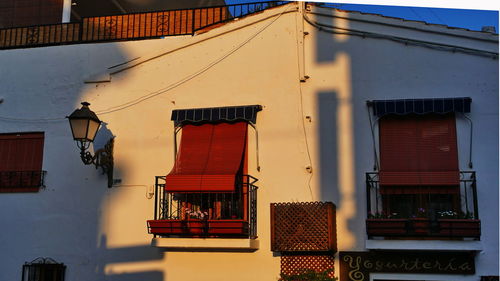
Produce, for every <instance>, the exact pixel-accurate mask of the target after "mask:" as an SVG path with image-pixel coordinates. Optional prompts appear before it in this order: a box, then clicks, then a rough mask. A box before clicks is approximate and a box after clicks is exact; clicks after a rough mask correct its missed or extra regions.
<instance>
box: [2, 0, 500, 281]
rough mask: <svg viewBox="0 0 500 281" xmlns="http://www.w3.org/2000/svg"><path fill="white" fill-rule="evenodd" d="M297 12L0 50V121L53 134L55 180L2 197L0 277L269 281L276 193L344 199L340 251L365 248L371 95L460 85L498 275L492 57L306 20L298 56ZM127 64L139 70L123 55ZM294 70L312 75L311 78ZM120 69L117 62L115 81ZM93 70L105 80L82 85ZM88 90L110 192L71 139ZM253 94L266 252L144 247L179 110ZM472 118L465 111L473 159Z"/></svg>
mask: <svg viewBox="0 0 500 281" xmlns="http://www.w3.org/2000/svg"><path fill="white" fill-rule="evenodd" d="M294 9H295V6H294V5H289V6H286V7H280V8H276V9H273V10H270V11H266V12H264V13H262V14H258V15H255V16H252V17H250V18H246V19H242V20H239V21H236V22H235V23H230V24H227V25H225V26H222V27H220V28H218V29H214V30H211V31H210V32H207V33H204V34H200V35H197V36H194V37H190V36H187V37H172V38H166V39H159V40H147V41H135V42H123V43H105V44H86V45H72V46H60V47H49V48H34V49H21V50H11V51H2V52H0V65H1V66H2V67H1V68H0V85H2V91H1V92H0V97H1V98H3V99H4V102H3V103H2V104H0V129H1V131H2V132H19V131H44V132H45V147H44V161H43V169H44V170H46V171H47V178H46V186H47V187H46V188H45V189H43V190H41V191H40V192H39V193H36V194H1V195H0V213H1V215H0V220H1V223H2V231H0V241H1V242H0V248H1V249H2V250H1V254H0V255H1V258H2V260H3V263H2V265H1V268H0V279H1V280H15V279H19V278H20V271H21V266H22V264H23V263H24V262H25V261H30V260H32V259H35V258H36V257H39V256H43V257H51V258H53V259H55V260H57V261H60V262H64V263H65V264H66V265H67V266H68V269H67V276H66V280H68V281H76V280H150V281H167V280H168V281H176V280H183V281H187V280H207V281H210V280H218V281H222V280H228V281H229V280H242V281H245V280H249V281H250V280H276V279H277V278H278V276H279V257H275V256H273V253H272V252H271V251H270V241H269V235H270V233H269V203H271V202H284V201H312V200H321V201H333V202H335V203H336V204H337V228H338V229H337V233H338V244H339V250H359V251H361V250H364V249H365V247H364V243H365V240H366V232H365V227H364V220H365V218H366V216H365V213H366V212H365V209H366V207H365V202H366V199H365V194H364V190H365V186H364V176H365V172H369V171H372V167H373V156H372V155H373V151H372V141H371V135H370V130H369V122H368V113H367V109H366V104H365V101H366V100H373V99H387V98H423V97H462V96H470V97H472V100H473V102H472V112H471V114H470V117H471V119H472V120H473V122H474V142H473V163H474V168H473V169H474V170H476V171H477V172H478V196H479V202H480V203H479V204H480V208H481V209H480V218H481V220H482V221H483V229H482V231H483V232H482V239H481V240H482V241H483V244H484V245H485V246H484V248H485V250H483V251H482V252H480V253H479V254H478V258H477V259H476V261H477V272H478V276H479V275H490V274H494V271H495V270H497V269H496V268H497V267H496V266H497V265H498V252H497V251H496V250H495V249H498V212H497V210H496V209H497V208H498V189H497V188H496V187H498V123H497V121H498V60H494V59H491V58H484V57H478V56H472V55H466V54H462V53H452V52H444V51H437V50H431V49H427V48H423V47H415V46H406V45H404V44H399V43H395V42H391V41H386V40H376V39H363V38H360V37H338V36H335V35H332V34H328V33H323V32H318V31H317V29H315V28H313V27H311V26H310V25H308V24H307V23H304V27H305V30H306V31H308V32H309V35H307V36H306V37H305V39H304V41H305V44H304V53H305V54H306V55H305V63H304V64H302V63H301V62H300V60H299V59H298V56H297V54H298V53H300V52H302V49H301V48H300V45H298V44H297V38H299V37H297V29H299V30H300V28H301V26H300V23H302V20H301V18H300V17H299V19H300V20H298V19H297V18H296V17H297V14H296V13H293V11H295V10H294ZM327 11H328V10H327ZM320 20H323V21H325V19H320ZM326 21H328V20H326ZM297 22H299V26H297ZM464 40H465V39H464ZM472 42H475V41H474V40H472ZM456 43H457V44H460V42H456ZM464 44H469V45H470V44H472V43H470V42H469V41H467V43H464ZM477 44H481V43H477ZM298 46H299V47H298ZM496 46H497V47H498V45H496ZM130 60H133V61H132V62H131V63H129V64H128V65H134V66H133V67H131V68H124V66H116V65H119V64H121V63H124V62H127V61H130ZM113 66H116V67H113ZM126 66H127V65H125V67H126ZM301 67H303V68H304V69H305V74H306V75H308V76H310V78H309V79H308V80H307V81H306V82H302V83H301V82H300V81H299V80H300V73H301V71H300V68H301ZM118 69H122V70H123V71H121V72H119V73H115V74H111V75H110V76H109V73H110V72H114V71H116V70H118ZM102 74H105V75H102ZM94 75H98V76H99V77H104V78H106V77H108V76H109V77H111V80H110V82H103V83H86V84H85V83H84V81H85V80H89V79H90V77H96V76H94ZM81 101H88V102H90V103H91V109H92V110H93V111H95V112H96V113H97V114H98V115H99V117H100V118H101V119H102V120H103V121H104V122H105V123H106V124H105V126H104V127H103V128H102V129H101V131H100V132H99V133H98V135H97V138H96V146H97V147H100V146H102V145H103V144H104V143H105V141H106V140H107V138H108V137H109V136H111V135H113V136H115V149H114V158H115V170H114V178H117V179H121V181H122V182H121V184H120V185H117V186H115V187H113V188H111V189H108V188H106V178H105V176H103V175H101V174H100V172H99V171H96V170H95V169H94V168H93V167H91V166H84V165H83V164H82V163H81V160H80V159H79V157H78V156H79V155H78V151H77V148H76V145H75V144H74V143H73V141H72V140H71V133H70V129H69V125H68V123H67V120H65V119H64V116H66V115H68V114H70V113H71V112H72V111H73V110H74V109H75V108H77V107H79V103H80V102H81ZM249 104H260V105H262V106H263V110H262V111H261V112H259V113H258V117H257V127H258V130H259V157H260V166H261V171H260V172H258V171H257V170H256V156H255V155H256V143H255V135H254V131H253V130H252V129H250V130H249V132H250V135H249V138H248V140H249V154H248V155H249V159H248V161H249V165H248V167H249V173H250V174H251V175H253V176H255V177H257V178H258V179H259V182H258V183H257V185H258V186H259V190H258V235H259V238H258V239H259V240H260V249H259V250H257V251H256V252H246V253H234V252H174V251H168V252H165V251H162V250H160V249H156V248H153V247H151V246H150V245H149V244H150V241H151V238H152V235H149V234H147V229H146V220H147V219H151V218H152V217H153V207H154V206H153V199H151V198H150V194H149V192H151V191H152V190H153V185H154V176H156V175H166V174H167V173H168V172H169V171H170V169H171V167H172V166H173V153H174V149H173V123H172V122H171V121H170V114H171V111H172V110H174V109H182V108H195V107H212V106H230V105H249ZM306 116H309V117H310V118H307V119H306ZM4 117H10V118H14V119H22V120H13V119H6V118H4ZM26 119H28V120H26ZM44 119H48V120H44ZM52 119H54V120H52ZM309 120H310V122H309ZM468 129H469V125H468V123H467V122H466V120H462V119H459V121H458V133H459V150H460V155H459V158H460V163H461V168H462V169H464V170H465V169H467V167H466V166H465V165H466V163H467V162H466V161H465V160H466V159H468V134H469V131H468ZM307 166H312V168H313V169H312V171H313V172H312V174H310V173H308V172H307V170H306V167H307ZM483 206H484V208H487V206H490V207H489V208H492V209H490V210H492V211H490V212H487V211H483Z"/></svg>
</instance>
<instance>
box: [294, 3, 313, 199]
mask: <svg viewBox="0 0 500 281" xmlns="http://www.w3.org/2000/svg"><path fill="white" fill-rule="evenodd" d="M299 5H300V4H299ZM297 36H303V34H297ZM302 44H304V43H302ZM299 52H300V48H299V46H298V44H297V67H298V68H297V70H298V73H299V75H300V73H301V71H300V68H301V65H300V59H298V58H300V53H299ZM304 63H305V62H304ZM301 78H302V77H299V79H297V80H298V81H299V103H300V113H299V115H300V116H301V119H302V122H301V123H302V130H303V132H304V142H305V146H306V152H307V157H308V159H309V165H310V167H311V169H312V158H311V152H310V150H309V142H308V140H307V130H306V125H305V120H304V118H305V116H304V97H303V93H302V82H300V79H301ZM310 172H311V175H310V176H309V180H308V181H307V186H308V188H309V193H310V195H311V200H312V201H314V195H313V191H312V187H311V181H312V178H313V173H314V170H311V171H310Z"/></svg>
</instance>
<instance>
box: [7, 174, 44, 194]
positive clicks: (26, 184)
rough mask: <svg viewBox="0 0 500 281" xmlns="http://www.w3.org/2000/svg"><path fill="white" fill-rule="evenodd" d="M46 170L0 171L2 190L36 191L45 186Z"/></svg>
mask: <svg viewBox="0 0 500 281" xmlns="http://www.w3.org/2000/svg"><path fill="white" fill-rule="evenodd" d="M45 174H46V171H0V192H36V191H38V189H39V188H40V187H45V185H44V178H45Z"/></svg>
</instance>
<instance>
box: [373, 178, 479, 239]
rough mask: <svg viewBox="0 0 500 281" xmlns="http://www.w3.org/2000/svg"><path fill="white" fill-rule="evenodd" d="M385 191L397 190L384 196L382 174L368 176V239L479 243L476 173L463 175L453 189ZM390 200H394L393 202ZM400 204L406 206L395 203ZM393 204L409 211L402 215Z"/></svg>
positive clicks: (410, 188)
mask: <svg viewBox="0 0 500 281" xmlns="http://www.w3.org/2000/svg"><path fill="white" fill-rule="evenodd" d="M385 188H389V189H390V188H396V189H397V190H396V191H394V190H392V191H390V192H389V191H387V190H386V191H385V192H384V191H383V190H382V189H381V187H380V184H379V174H378V173H376V172H372V173H366V194H367V201H366V203H367V212H368V214H367V221H366V226H367V234H368V236H369V237H372V236H401V237H402V236H406V237H408V236H412V237H413V236H415V237H416V236H426V237H432V236H435V237H454V238H455V237H462V238H464V237H471V238H477V239H479V236H480V233H481V227H480V220H479V212H478V202H477V190H476V173H475V172H474V171H461V172H460V180H459V185H458V186H454V187H451V189H450V187H429V186H421V187H413V186H412V187H407V186H402V187H385ZM440 188H441V189H440ZM391 196H393V197H394V198H393V199H391ZM409 199H411V200H409ZM397 200H401V202H405V203H401V202H395V201H397ZM406 200H408V201H406ZM406 202H408V204H407V203H406ZM391 204H392V205H394V204H399V205H405V206H406V207H407V209H406V210H404V211H402V212H399V210H398V209H397V208H394V206H391Z"/></svg>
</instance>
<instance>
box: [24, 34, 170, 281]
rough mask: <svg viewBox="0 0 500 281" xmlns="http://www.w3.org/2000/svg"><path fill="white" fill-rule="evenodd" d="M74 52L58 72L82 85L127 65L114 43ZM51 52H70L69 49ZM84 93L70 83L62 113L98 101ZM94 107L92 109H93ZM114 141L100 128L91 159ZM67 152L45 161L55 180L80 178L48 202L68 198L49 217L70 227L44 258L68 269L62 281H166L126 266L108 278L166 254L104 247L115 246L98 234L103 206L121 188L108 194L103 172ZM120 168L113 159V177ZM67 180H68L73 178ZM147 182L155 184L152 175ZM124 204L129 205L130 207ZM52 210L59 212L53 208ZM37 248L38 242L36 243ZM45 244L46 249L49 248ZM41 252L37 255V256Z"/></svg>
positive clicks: (154, 273) (146, 247)
mask: <svg viewBox="0 0 500 281" xmlns="http://www.w3.org/2000/svg"><path fill="white" fill-rule="evenodd" d="M77 47H78V48H81V50H82V51H83V53H84V54H83V55H81V56H75V55H69V56H68V58H67V61H66V64H65V66H62V68H63V69H64V68H65V67H67V68H68V69H66V70H68V71H73V72H83V73H78V75H74V77H78V78H76V79H81V78H80V77H83V78H85V77H88V76H90V75H91V74H94V73H90V72H92V71H94V70H100V69H104V68H106V67H109V66H110V65H114V64H117V63H123V62H125V61H128V60H129V57H127V55H126V54H125V52H124V51H122V50H121V49H120V47H119V44H118V43H116V44H102V45H99V44H90V45H79V46H77ZM49 48H73V46H68V47H66V46H59V47H49ZM69 58H72V59H75V58H76V59H79V60H82V62H84V64H85V65H86V66H87V68H84V67H82V68H81V69H86V70H78V71H77V70H74V68H72V67H71V66H68V65H71V64H72V63H73V64H74V65H75V66H74V67H78V63H77V62H71V61H70V60H69ZM86 71H87V73H86ZM82 74H83V75H82ZM122 75H126V74H122ZM73 79H75V78H73ZM66 83H67V82H66ZM75 85H76V86H75ZM87 89H89V86H88V85H87V86H85V84H84V82H83V81H81V80H76V81H73V85H72V87H70V88H69V89H67V90H66V91H68V95H67V96H66V100H65V102H64V104H65V106H64V107H67V106H68V105H70V106H73V105H78V104H79V102H82V101H84V100H88V101H92V100H94V99H95V98H96V93H97V96H98V95H99V93H98V92H95V91H87ZM117 94H118V93H117ZM70 97H72V99H73V100H71V99H70ZM123 102H125V101H123V100H120V99H112V104H105V105H102V104H101V105H97V104H96V105H95V106H96V107H97V108H98V107H112V106H115V105H118V104H120V103H123ZM93 105H94V104H93ZM93 105H91V108H92V106H93ZM78 108H79V105H78ZM74 109H76V108H65V109H64V110H66V111H67V114H69V113H70V112H72V111H73V110H74ZM58 110H59V109H58ZM125 110H126V109H125ZM97 115H98V117H99V118H101V119H106V117H104V116H99V113H98V112H97ZM130 118H132V117H130ZM127 121H128V120H123V122H127ZM64 122H67V121H64ZM111 125H113V124H111ZM49 128H50V127H49ZM49 128H47V130H50V129H49ZM133 130H134V129H133V128H130V134H132V133H133ZM63 135H64V136H62V137H64V138H66V136H65V135H67V137H69V138H71V136H70V135H71V133H70V129H69V125H67V134H63ZM113 137H116V138H120V136H119V135H117V136H114V134H113V132H112V131H111V130H110V129H109V128H108V124H107V123H104V122H103V123H102V125H101V128H100V129H99V131H98V133H97V135H96V138H95V141H94V144H93V150H94V151H91V152H92V154H94V152H95V151H97V150H98V149H100V148H103V147H104V146H105V144H106V143H107V142H108V140H109V139H110V138H113ZM63 141H64V142H66V141H67V142H70V139H68V140H66V139H64V140H63ZM56 151H57V150H56ZM115 151H116V147H115ZM69 152H70V155H65V153H66V151H63V150H62V149H59V151H57V154H56V155H57V156H56V155H54V156H52V157H53V158H59V159H51V160H50V161H47V162H57V164H54V165H53V167H51V169H53V170H54V171H49V172H53V173H54V174H55V173H58V174H59V177H64V176H65V175H66V174H67V175H70V174H71V173H72V171H76V172H78V175H77V176H76V177H72V179H67V181H68V182H69V183H70V185H69V186H64V185H65V182H61V183H60V184H61V186H54V187H55V189H56V191H59V192H57V193H59V194H56V193H54V194H53V195H54V196H52V197H53V198H51V200H54V201H57V202H60V201H62V200H67V198H70V200H68V201H66V205H64V207H59V208H58V209H54V210H53V212H54V213H59V214H64V216H66V217H67V220H68V221H69V222H68V224H65V225H61V227H60V229H59V230H58V233H54V234H55V235H54V236H52V237H50V238H48V237H47V238H45V239H47V241H48V240H60V241H58V246H57V248H52V247H48V246H47V247H45V248H42V249H41V250H43V251H44V253H42V255H43V256H51V257H54V258H55V259H56V260H57V261H58V262H63V263H65V264H66V266H67V268H66V278H67V279H68V280H92V281H101V280H109V281H165V280H166V278H165V276H164V271H155V270H151V271H148V270H146V271H143V270H136V269H133V268H131V267H129V266H126V267H124V270H123V271H121V272H111V271H110V270H109V269H108V268H107V267H108V266H109V265H120V264H124V265H127V264H129V263H141V262H144V263H146V262H151V261H162V260H163V259H164V253H163V252H161V251H160V250H158V249H157V248H153V247H151V246H150V245H149V244H144V245H134V246H127V247H114V248H110V247H109V246H108V244H113V243H109V241H108V237H107V235H106V232H105V231H103V229H102V224H103V222H105V221H106V217H107V216H108V215H107V214H105V213H104V210H106V208H105V207H103V206H105V205H106V204H107V203H108V202H109V198H111V197H113V196H117V194H118V193H119V192H120V190H119V187H113V188H111V189H108V187H107V176H106V175H102V174H101V173H102V170H101V168H99V169H98V170H96V169H95V167H94V166H93V165H88V166H86V165H84V164H83V163H82V161H80V159H79V156H78V151H77V148H76V145H74V146H73V148H72V149H71V151H69ZM65 158H66V159H67V160H62V161H61V159H65ZM44 166H45V163H44ZM123 167H125V165H120V163H117V162H116V159H115V163H114V174H115V175H116V174H126V173H127V171H123V170H120V169H123ZM56 171H57V172H56ZM73 173H74V172H73ZM67 177H68V178H69V177H71V176H67ZM56 178H57V177H54V179H56ZM151 178H153V175H152V176H151ZM94 183H98V184H94ZM49 184H50V183H49ZM55 184H57V182H56V181H54V185H55ZM58 189H60V190H58ZM56 197H57V198H56ZM69 202H71V203H69ZM123 203H124V204H130V202H123ZM53 205H54V206H58V204H57V203H56V204H53ZM133 211H134V210H133V208H130V212H133ZM57 223H58V222H55V224H57ZM134 224H135V225H140V226H141V227H143V229H144V232H146V231H147V230H146V226H145V221H141V222H140V223H134ZM120 233H121V235H122V237H126V235H127V233H128V231H127V229H123V230H121V232H120ZM42 239H43V238H42ZM33 242H35V241H33ZM39 242H40V241H38V242H37V243H39ZM42 243H43V242H42ZM46 243H47V244H50V243H51V242H46ZM41 250H40V249H38V251H41ZM35 256H36V255H35Z"/></svg>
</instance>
